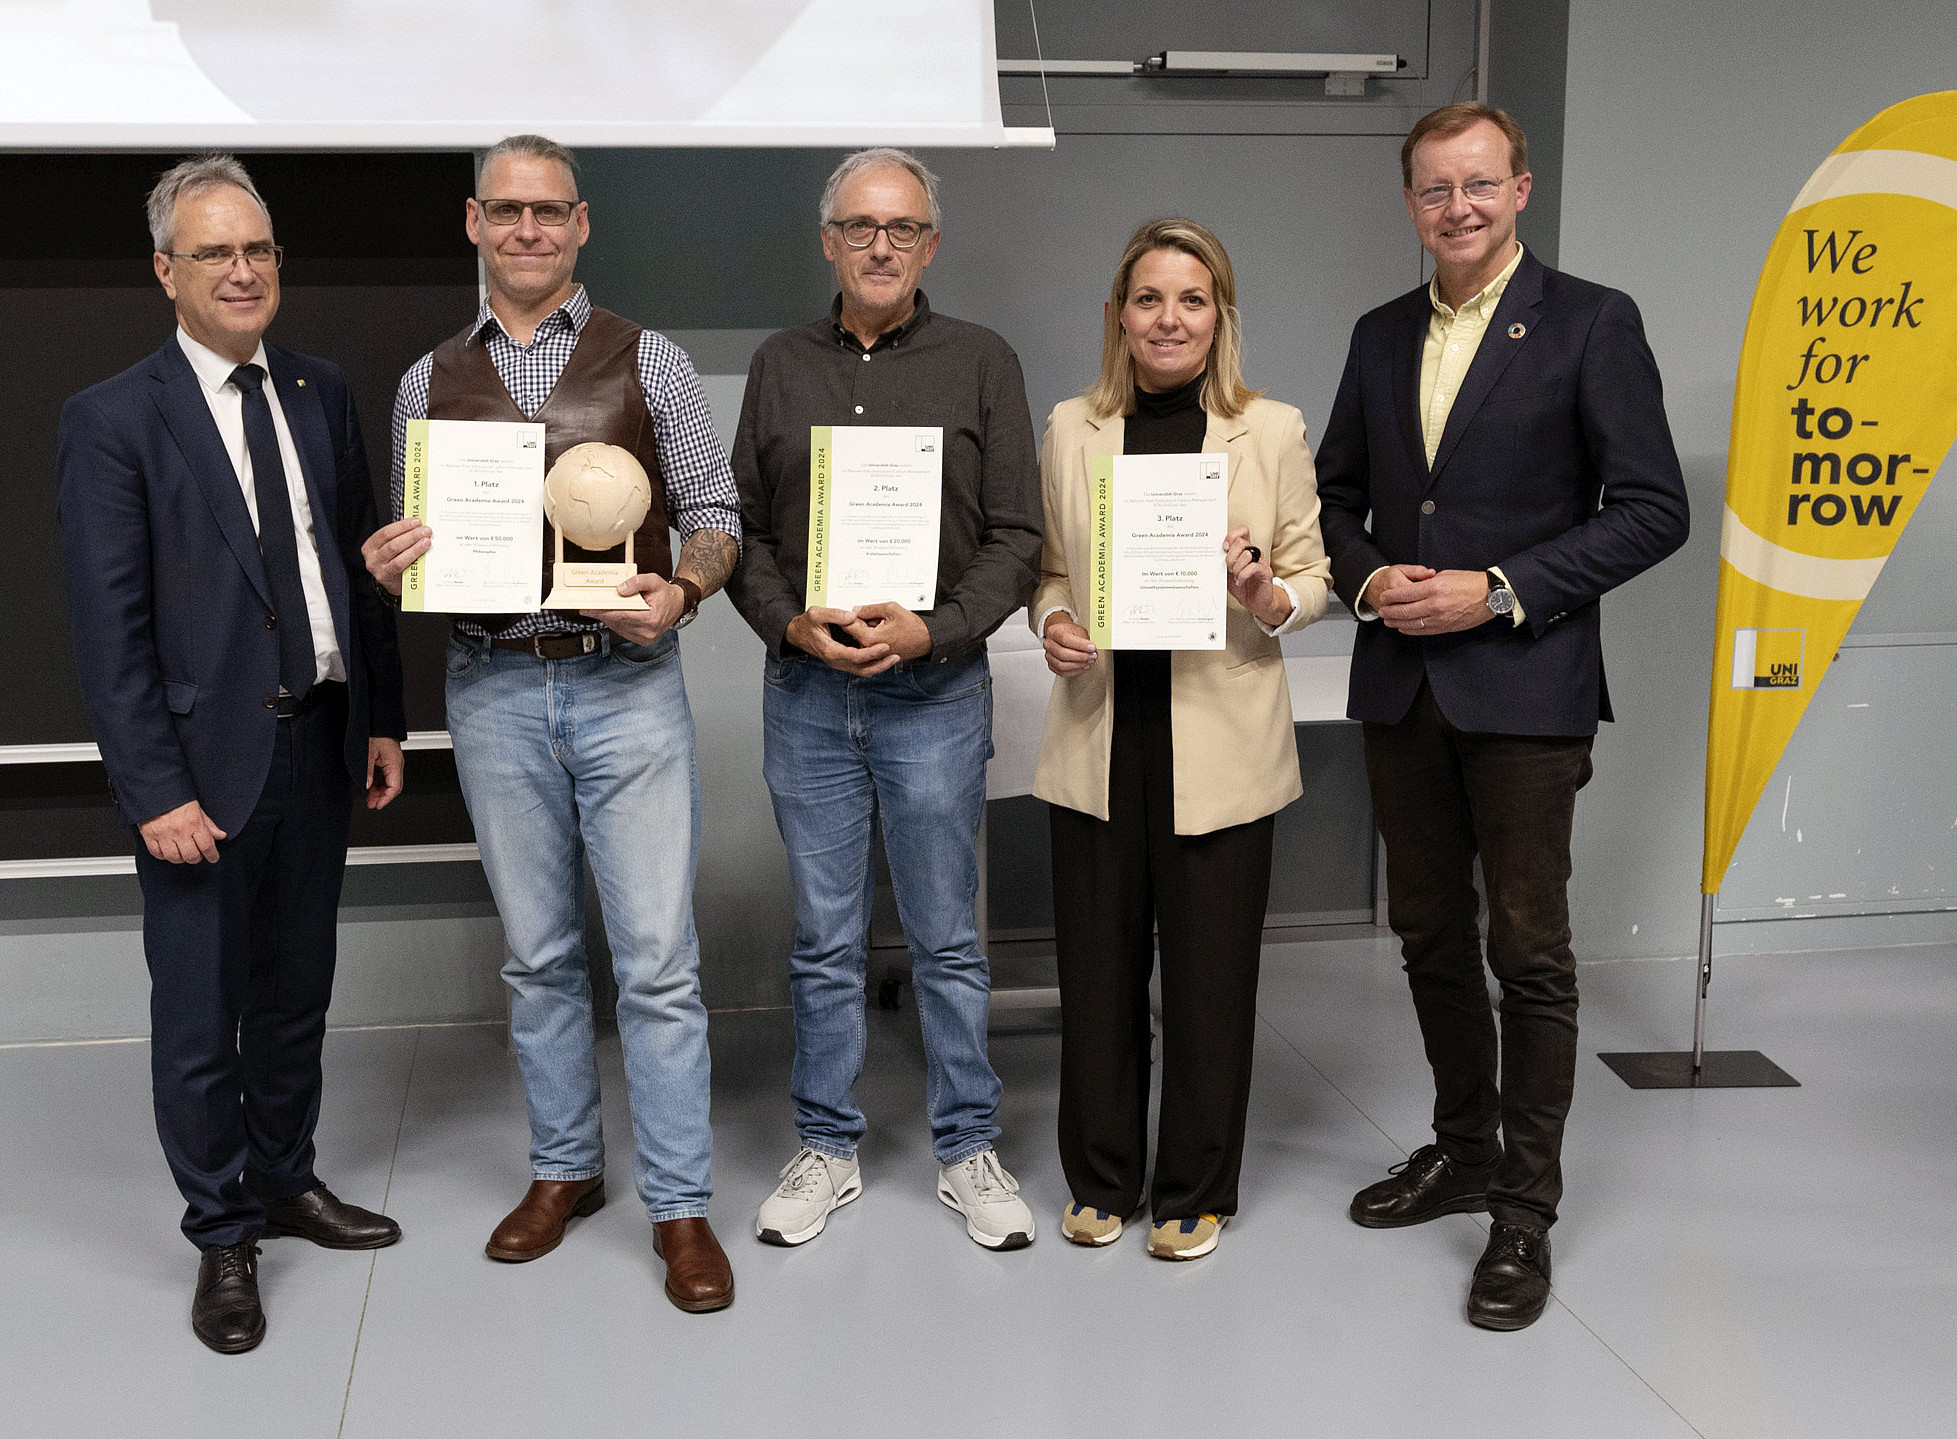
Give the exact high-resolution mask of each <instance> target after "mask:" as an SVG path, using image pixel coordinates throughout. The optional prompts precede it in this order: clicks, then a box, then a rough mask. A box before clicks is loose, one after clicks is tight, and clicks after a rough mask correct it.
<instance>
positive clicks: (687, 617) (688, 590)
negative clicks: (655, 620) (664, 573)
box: [673, 575, 700, 630]
mask: <svg viewBox="0 0 1957 1439" xmlns="http://www.w3.org/2000/svg"><path fill="white" fill-rule="evenodd" d="M673 583H674V584H675V585H676V586H678V587H679V590H680V593H681V594H683V595H685V596H686V603H685V604H684V605H682V606H681V607H680V617H679V618H678V619H676V620H674V621H673V628H674V629H676V630H678V629H684V628H686V626H688V625H690V624H692V623H693V619H694V616H696V615H698V614H699V613H700V587H699V586H698V585H696V584H694V583H693V581H692V580H689V579H684V578H682V577H681V576H679V575H674V576H673Z"/></svg>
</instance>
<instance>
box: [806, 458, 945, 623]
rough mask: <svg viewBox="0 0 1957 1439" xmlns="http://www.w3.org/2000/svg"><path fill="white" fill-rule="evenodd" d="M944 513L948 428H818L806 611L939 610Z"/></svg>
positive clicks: (811, 483)
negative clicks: (889, 605) (886, 605)
mask: <svg viewBox="0 0 1957 1439" xmlns="http://www.w3.org/2000/svg"><path fill="white" fill-rule="evenodd" d="M943 511H944V430H943V428H942V427H940V426H937V425H812V426H810V428H809V549H808V585H807V592H806V600H805V603H806V604H807V605H808V607H809V608H810V609H815V608H817V607H826V608H829V609H839V610H846V609H852V608H854V607H855V606H857V605H867V604H876V603H878V602H880V601H886V600H888V601H892V602H894V603H896V604H900V605H902V606H903V607H904V608H905V609H907V610H928V609H931V608H933V607H934V606H936V604H937V602H938V532H939V524H940V520H941V518H942V515H943Z"/></svg>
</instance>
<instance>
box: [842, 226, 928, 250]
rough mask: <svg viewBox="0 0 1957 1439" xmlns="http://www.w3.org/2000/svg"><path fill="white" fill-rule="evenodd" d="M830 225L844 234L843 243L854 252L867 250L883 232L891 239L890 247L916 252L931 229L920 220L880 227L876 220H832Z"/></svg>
mask: <svg viewBox="0 0 1957 1439" xmlns="http://www.w3.org/2000/svg"><path fill="white" fill-rule="evenodd" d="M829 223H830V225H831V226H832V227H834V228H835V229H836V230H838V231H840V232H841V233H842V237H843V243H844V244H845V245H847V246H849V247H850V249H852V250H867V249H869V248H870V246H872V245H874V244H875V243H876V240H877V231H879V230H881V231H883V233H884V234H885V235H887V236H888V237H889V238H890V246H891V248H892V249H895V250H914V249H916V248H917V242H918V241H919V240H922V239H923V238H924V232H925V231H926V230H928V229H930V228H931V227H930V226H929V225H927V224H925V223H923V222H922V221H920V220H892V221H890V222H889V223H888V224H883V225H879V224H878V223H877V222H876V221H875V220H831V221H830V222H829Z"/></svg>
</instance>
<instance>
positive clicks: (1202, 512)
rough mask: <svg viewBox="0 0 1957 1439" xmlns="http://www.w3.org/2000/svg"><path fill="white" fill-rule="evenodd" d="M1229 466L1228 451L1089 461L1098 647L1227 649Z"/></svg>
mask: <svg viewBox="0 0 1957 1439" xmlns="http://www.w3.org/2000/svg"><path fill="white" fill-rule="evenodd" d="M1229 466H1230V457H1229V456H1228V455H1099V456H1096V457H1094V458H1093V459H1092V460H1090V461H1089V481H1090V483H1091V484H1092V485H1093V490H1094V493H1093V502H1092V508H1093V518H1094V536H1093V542H1092V545H1091V549H1090V553H1091V555H1092V565H1093V569H1092V573H1091V575H1090V576H1089V580H1088V600H1087V616H1086V629H1087V633H1088V636H1089V637H1090V638H1091V639H1092V640H1093V642H1094V644H1095V646H1096V647H1097V648H1099V649H1116V650H1124V649H1125V650H1220V649H1222V648H1223V647H1224V617H1225V615H1226V613H1227V610H1228V606H1229V591H1228V589H1227V587H1226V585H1225V579H1224V564H1223V542H1224V535H1225V534H1226V532H1227V531H1228V529H1229V513H1230V479H1229V475H1230V469H1229Z"/></svg>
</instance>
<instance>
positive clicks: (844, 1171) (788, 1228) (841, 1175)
mask: <svg viewBox="0 0 1957 1439" xmlns="http://www.w3.org/2000/svg"><path fill="white" fill-rule="evenodd" d="M862 1192H863V1177H862V1175H861V1173H859V1172H858V1170H857V1166H856V1161H855V1160H854V1159H837V1158H835V1157H834V1156H833V1155H828V1154H818V1153H817V1152H816V1151H815V1150H813V1149H804V1150H802V1151H801V1152H800V1153H799V1154H797V1155H796V1156H795V1157H794V1158H793V1159H791V1160H789V1161H788V1167H787V1168H785V1169H783V1170H782V1172H781V1183H780V1184H778V1185H776V1186H775V1192H774V1193H773V1194H770V1195H769V1196H768V1197H767V1198H766V1199H764V1200H762V1201H761V1212H760V1213H759V1214H757V1215H755V1216H754V1235H755V1238H757V1239H759V1240H760V1241H761V1242H762V1243H764V1244H781V1245H792V1244H806V1243H808V1242H809V1241H810V1240H811V1239H813V1238H815V1237H816V1235H818V1234H820V1233H822V1226H823V1225H825V1224H827V1223H828V1222H829V1215H830V1213H831V1212H832V1211H834V1210H837V1209H840V1208H842V1207H843V1206H844V1205H845V1204H847V1203H849V1202H850V1200H852V1199H854V1198H856V1196H857V1195H859V1194H861V1193H862Z"/></svg>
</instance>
